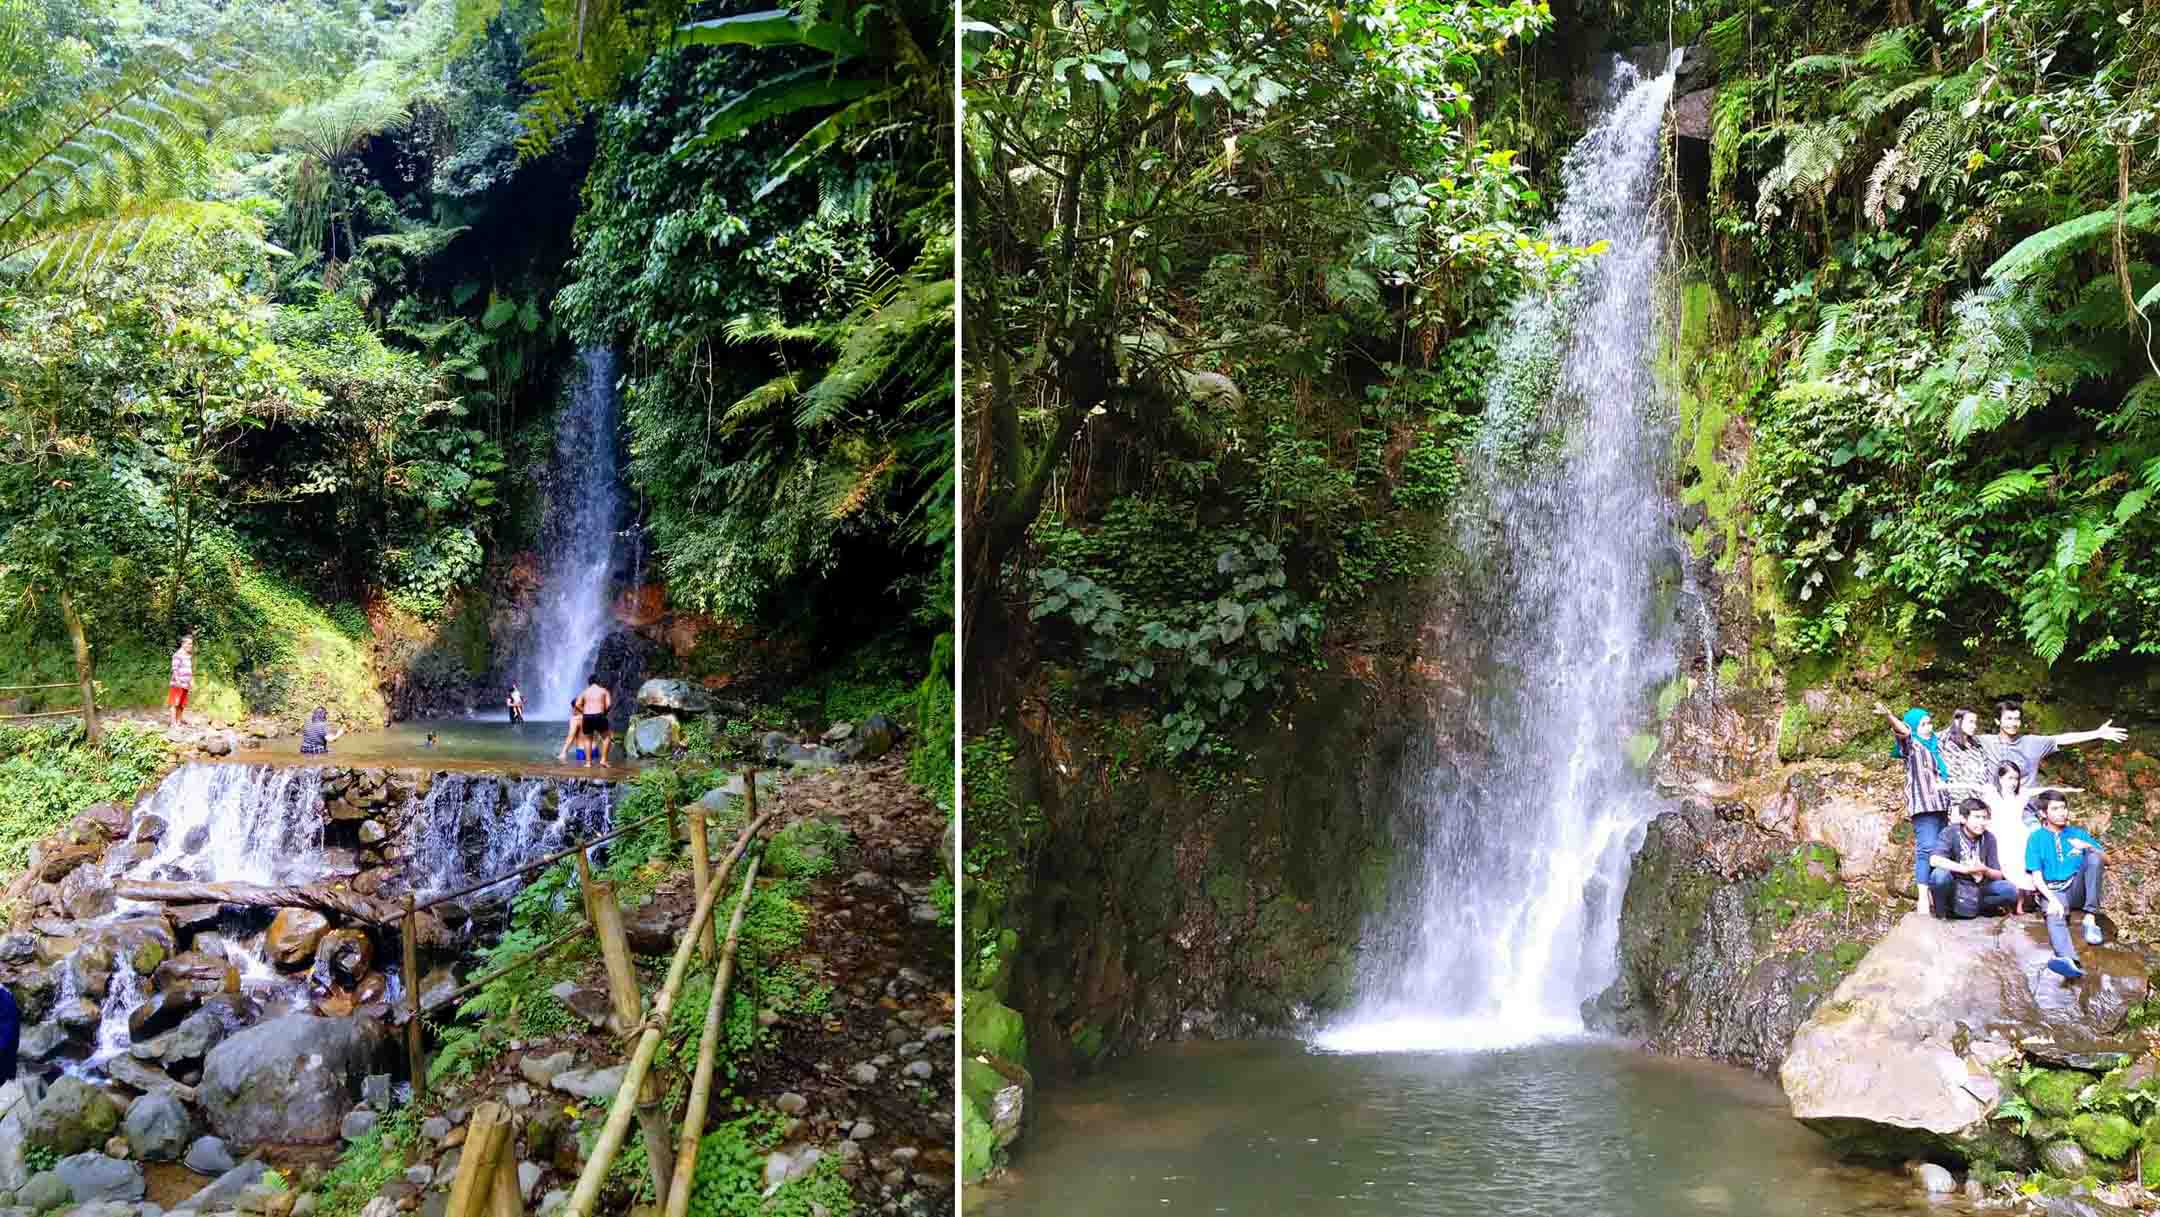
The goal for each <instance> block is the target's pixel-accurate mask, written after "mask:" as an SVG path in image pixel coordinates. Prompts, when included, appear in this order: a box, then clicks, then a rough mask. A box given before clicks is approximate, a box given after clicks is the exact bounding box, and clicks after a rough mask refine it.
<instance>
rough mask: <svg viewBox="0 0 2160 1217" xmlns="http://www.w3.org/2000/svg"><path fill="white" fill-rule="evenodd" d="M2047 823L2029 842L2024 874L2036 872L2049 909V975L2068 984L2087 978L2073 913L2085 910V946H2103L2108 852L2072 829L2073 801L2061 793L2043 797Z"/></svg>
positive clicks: (2042, 811) (2041, 798)
mask: <svg viewBox="0 0 2160 1217" xmlns="http://www.w3.org/2000/svg"><path fill="white" fill-rule="evenodd" d="M2040 814H2041V817H2042V820H2043V822H2042V823H2041V825H2040V826H2039V827H2038V828H2035V829H2034V830H2033V833H2032V835H2031V836H2029V837H2027V838H2026V839H2025V869H2026V870H2028V871H2030V872H2032V878H2033V882H2034V883H2035V884H2036V885H2037V886H2038V890H2039V894H2040V899H2041V901H2042V902H2043V903H2044V904H2045V905H2046V909H2047V927H2048V945H2050V946H2052V947H2054V948H2055V958H2053V959H2051V960H2049V961H2048V970H2049V971H2051V972H2054V973H2055V974H2056V975H2058V976H2062V977H2064V978H2066V979H2069V980H2076V979H2077V978H2078V977H2080V976H2083V975H2085V970H2084V969H2083V968H2080V967H2078V962H2077V948H2076V947H2074V946H2073V945H2071V942H2070V925H2069V912H2070V910H2071V909H2083V910H2084V911H2085V941H2086V942H2088V943H2091V944H2092V945H2094V946H2098V945H2100V942H2101V939H2102V934H2101V931H2100V918H2099V916H2098V914H2099V912H2100V868H2101V862H2102V859H2103V858H2105V856H2106V855H2105V853H2104V852H2103V851H2102V850H2101V848H2100V842H2098V841H2096V840H2094V839H2093V836H2092V834H2091V833H2088V832H2086V831H2085V830H2084V829H2082V828H2072V827H2071V826H2070V800H2069V799H2067V798H2064V797H2063V793H2062V791H2060V790H2050V791H2048V792H2047V793H2046V794H2043V795H2041V796H2040Z"/></svg>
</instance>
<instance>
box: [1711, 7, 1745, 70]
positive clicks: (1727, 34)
mask: <svg viewBox="0 0 2160 1217" xmlns="http://www.w3.org/2000/svg"><path fill="white" fill-rule="evenodd" d="M1748 17H1749V14H1748V12H1747V11H1746V10H1745V9H1742V10H1741V11H1740V12H1737V13H1734V14H1733V15H1732V16H1730V17H1727V18H1725V19H1724V20H1722V21H1719V22H1717V23H1715V24H1713V25H1712V26H1711V27H1710V28H1709V30H1708V31H1707V32H1705V33H1704V35H1703V41H1704V42H1706V43H1708V44H1709V45H1710V53H1711V54H1712V55H1715V56H1716V57H1717V62H1718V63H1719V65H1720V66H1728V65H1734V64H1739V63H1742V62H1744V61H1745V60H1746V59H1747V51H1748Z"/></svg>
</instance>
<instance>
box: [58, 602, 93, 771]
mask: <svg viewBox="0 0 2160 1217" xmlns="http://www.w3.org/2000/svg"><path fill="white" fill-rule="evenodd" d="M60 619H61V620H62V621H65V622H66V623H67V632H68V641H70V642H72V643H74V644H75V679H76V680H77V681H80V682H81V683H82V721H83V735H84V736H85V737H86V738H88V739H89V741H90V742H91V743H93V744H94V743H96V742H97V741H98V721H97V670H96V668H95V667H94V666H93V665H92V664H91V662H90V639H89V637H88V636H87V635H86V634H84V633H83V623H82V615H81V614H79V613H77V612H76V611H75V598H74V597H73V596H71V595H69V594H68V593H66V592H64V591H63V592H61V593H60Z"/></svg>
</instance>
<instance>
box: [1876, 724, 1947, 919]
mask: <svg viewBox="0 0 2160 1217" xmlns="http://www.w3.org/2000/svg"><path fill="white" fill-rule="evenodd" d="M1875 710H1876V713H1878V714H1881V715H1882V716H1883V717H1884V718H1886V719H1888V720H1889V721H1890V730H1891V732H1892V733H1893V734H1895V735H1896V737H1897V738H1896V739H1895V740H1894V741H1893V742H1892V743H1891V745H1890V754H1891V755H1892V756H1895V757H1898V758H1899V759H1901V760H1903V761H1904V762H1905V814H1906V815H1907V816H1909V817H1911V818H1912V835H1913V888H1914V892H1913V899H1914V902H1915V903H1916V904H1917V905H1918V906H1919V909H1920V911H1921V912H1923V913H1925V912H1927V911H1928V891H1929V888H1928V879H1929V872H1930V871H1931V870H1932V868H1931V867H1930V866H1929V865H1928V859H1929V858H1930V857H1931V856H1933V854H1934V853H1935V842H1936V839H1937V838H1938V837H1941V836H1942V835H1943V830H1944V829H1945V828H1947V827H1948V826H1949V823H1950V796H1949V793H1948V792H1947V791H1945V790H1943V789H1942V786H1941V783H1942V782H1943V781H1945V780H1947V778H1948V776H1949V775H1948V774H1947V773H1946V772H1945V771H1944V768H1943V762H1942V757H1941V756H1939V755H1937V749H1938V748H1939V747H1941V744H1940V742H1939V741H1937V740H1936V738H1935V718H1934V716H1933V715H1930V714H1929V713H1928V712H1927V711H1926V710H1923V709H1921V708H1920V707H1919V706H1914V707H1913V708H1912V709H1910V710H1907V711H1906V712H1905V717H1903V718H1897V717H1894V716H1893V715H1892V714H1891V713H1890V710H1889V707H1887V706H1881V705H1878V706H1876V707H1875Z"/></svg>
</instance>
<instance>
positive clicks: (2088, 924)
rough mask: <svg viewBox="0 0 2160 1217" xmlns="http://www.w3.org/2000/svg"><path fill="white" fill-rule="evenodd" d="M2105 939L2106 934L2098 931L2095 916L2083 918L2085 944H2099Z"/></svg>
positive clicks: (2097, 921)
mask: <svg viewBox="0 0 2160 1217" xmlns="http://www.w3.org/2000/svg"><path fill="white" fill-rule="evenodd" d="M2105 939H2106V936H2105V935H2103V934H2102V933H2101V932H2100V921H2099V919H2098V918H2096V917H2087V918H2086V919H2085V942H2086V944H2087V945H2089V946H2099V945H2100V944H2101V943H2102V942H2103V941H2105Z"/></svg>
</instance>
